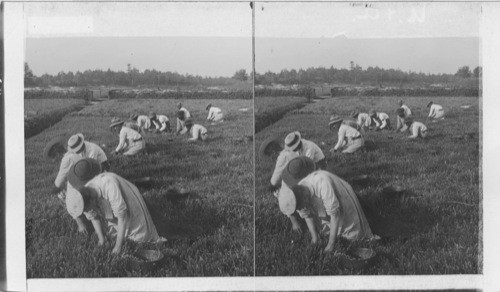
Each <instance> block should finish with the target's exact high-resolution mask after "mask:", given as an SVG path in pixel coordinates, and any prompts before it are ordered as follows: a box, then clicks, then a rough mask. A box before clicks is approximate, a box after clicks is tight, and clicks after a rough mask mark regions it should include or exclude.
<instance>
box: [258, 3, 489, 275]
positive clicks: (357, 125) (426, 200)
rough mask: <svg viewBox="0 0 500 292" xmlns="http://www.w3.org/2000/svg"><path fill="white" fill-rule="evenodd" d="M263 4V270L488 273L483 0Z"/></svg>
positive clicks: (283, 272) (260, 268)
mask: <svg viewBox="0 0 500 292" xmlns="http://www.w3.org/2000/svg"><path fill="white" fill-rule="evenodd" d="M255 6H256V7H255V85H254V86H255V101H254V102H255V153H256V155H255V159H256V161H255V185H256V188H255V275H256V276H298V275H308V276H310V275H444V274H480V273H482V260H481V259H482V238H483V237H482V232H481V230H482V228H481V226H482V221H481V215H480V214H481V203H480V202H481V200H482V191H481V183H480V182H481V176H482V173H481V170H480V164H481V151H480V146H481V144H482V143H481V139H482V128H481V126H480V125H481V123H482V116H481V113H482V108H481V104H482V101H481V99H482V97H481V95H482V93H481V88H482V64H481V61H480V60H481V58H480V41H481V39H480V32H479V25H480V14H481V6H480V4H479V3H429V2H427V3H416V2H412V3H375V2H371V3H346V2H337V3H304V2H302V3H301V2H294V3H263V2H260V3H259V2H257V3H255Z"/></svg>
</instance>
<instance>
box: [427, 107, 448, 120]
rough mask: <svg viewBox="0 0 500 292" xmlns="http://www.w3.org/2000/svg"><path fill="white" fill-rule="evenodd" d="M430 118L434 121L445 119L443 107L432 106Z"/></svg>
mask: <svg viewBox="0 0 500 292" xmlns="http://www.w3.org/2000/svg"><path fill="white" fill-rule="evenodd" d="M429 118H433V119H443V118H444V109H443V107H442V106H440V105H438V104H432V105H431V108H430V111H429Z"/></svg>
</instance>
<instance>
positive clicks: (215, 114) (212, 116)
mask: <svg viewBox="0 0 500 292" xmlns="http://www.w3.org/2000/svg"><path fill="white" fill-rule="evenodd" d="M207 111H208V117H207V120H208V121H210V122H213V123H216V122H220V123H221V122H223V121H224V115H223V114H222V110H221V109H220V108H218V107H215V106H212V104H211V103H209V104H208V105H207Z"/></svg>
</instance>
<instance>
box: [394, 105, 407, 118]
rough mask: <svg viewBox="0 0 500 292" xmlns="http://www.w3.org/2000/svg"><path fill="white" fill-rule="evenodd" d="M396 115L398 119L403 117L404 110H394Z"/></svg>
mask: <svg viewBox="0 0 500 292" xmlns="http://www.w3.org/2000/svg"><path fill="white" fill-rule="evenodd" d="M396 114H397V115H398V116H400V117H402V116H404V115H405V109H404V108H402V107H400V108H398V109H397V110H396Z"/></svg>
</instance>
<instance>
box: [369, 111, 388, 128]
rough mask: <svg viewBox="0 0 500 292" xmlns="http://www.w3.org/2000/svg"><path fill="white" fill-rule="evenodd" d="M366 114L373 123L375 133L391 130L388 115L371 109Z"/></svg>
mask: <svg viewBox="0 0 500 292" xmlns="http://www.w3.org/2000/svg"><path fill="white" fill-rule="evenodd" d="M368 114H369V115H370V117H371V119H372V121H373V123H375V131H379V130H390V129H391V120H390V119H389V115H388V114H386V113H377V112H376V111H375V110H372V109H371V110H370V111H369V112H368Z"/></svg>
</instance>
